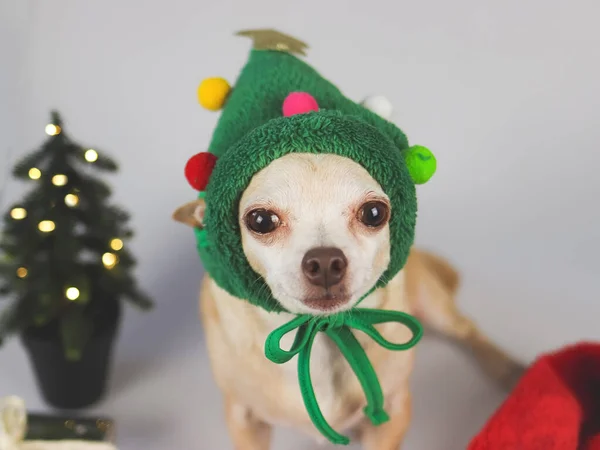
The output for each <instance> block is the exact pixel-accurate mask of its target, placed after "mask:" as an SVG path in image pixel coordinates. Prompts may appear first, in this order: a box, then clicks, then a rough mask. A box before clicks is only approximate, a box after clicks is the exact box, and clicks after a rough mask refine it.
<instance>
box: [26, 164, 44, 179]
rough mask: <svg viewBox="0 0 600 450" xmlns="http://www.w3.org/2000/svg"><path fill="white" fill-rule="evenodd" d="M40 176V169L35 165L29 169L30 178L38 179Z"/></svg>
mask: <svg viewBox="0 0 600 450" xmlns="http://www.w3.org/2000/svg"><path fill="white" fill-rule="evenodd" d="M41 176H42V171H41V170H40V169H38V168H37V167H32V168H31V169H29V178H31V179H32V180H38V179H39V178H40V177H41Z"/></svg>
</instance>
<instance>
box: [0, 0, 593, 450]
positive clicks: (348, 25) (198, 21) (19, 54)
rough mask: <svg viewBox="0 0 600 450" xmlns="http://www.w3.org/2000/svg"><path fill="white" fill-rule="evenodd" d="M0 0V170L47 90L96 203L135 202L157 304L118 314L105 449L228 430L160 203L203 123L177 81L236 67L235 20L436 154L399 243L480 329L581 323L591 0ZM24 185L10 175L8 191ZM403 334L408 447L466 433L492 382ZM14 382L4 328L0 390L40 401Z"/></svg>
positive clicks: (513, 332) (184, 193)
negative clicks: (451, 287) (80, 155)
mask: <svg viewBox="0 0 600 450" xmlns="http://www.w3.org/2000/svg"><path fill="white" fill-rule="evenodd" d="M0 13H1V14H0V50H1V51H2V54H1V55H0V57H1V60H0V70H1V71H0V95H1V97H0V132H1V133H2V134H1V136H2V138H1V139H0V155H1V156H2V158H0V170H2V172H0V177H2V178H1V179H3V178H4V176H5V174H6V171H7V164H8V163H7V160H6V157H5V156H4V155H5V154H6V153H7V151H8V149H9V148H15V149H16V150H15V153H16V156H18V155H20V154H24V153H25V152H27V151H29V150H30V149H31V148H33V147H35V146H36V145H38V144H39V143H40V142H41V141H42V140H43V139H44V135H43V129H44V125H45V123H46V121H47V120H48V112H49V110H50V109H51V108H57V109H59V110H60V112H61V113H62V114H63V116H64V119H65V120H66V121H67V124H66V127H67V130H68V131H69V132H70V133H71V134H72V135H73V136H75V137H76V138H78V139H79V140H80V141H81V142H82V143H87V144H89V145H93V146H94V147H95V148H98V149H106V151H109V152H110V153H111V155H113V156H114V157H116V158H117V159H118V160H119V161H120V163H121V168H122V171H121V172H120V174H119V175H118V176H116V177H115V178H114V189H115V201H116V202H118V203H120V204H122V205H124V206H125V207H126V208H128V209H129V210H130V211H131V212H132V214H133V218H134V219H133V220H134V225H135V227H136V229H137V230H138V231H137V237H136V239H135V241H134V242H132V243H131V244H130V245H131V246H132V247H133V249H134V251H135V254H136V255H137V257H138V258H139V260H140V265H139V270H138V273H139V278H140V282H141V283H142V284H143V285H144V286H145V287H146V289H147V290H148V291H149V292H150V293H151V294H152V295H153V296H154V297H155V298H156V301H157V309H156V310H155V311H154V312H153V313H151V314H150V315H146V316H144V315H140V314H137V313H135V312H134V311H128V313H127V316H126V321H125V323H124V327H123V331H122V335H121V340H120V342H119V346H118V352H117V361H116V367H115V376H114V379H113V382H112V383H113V386H112V390H111V394H110V396H109V398H108V399H107V401H106V402H105V403H103V404H102V405H100V406H99V407H98V409H97V410H98V411H100V412H103V413H107V414H111V415H113V416H114V417H116V418H117V419H118V421H119V432H120V435H119V438H120V441H119V442H120V445H121V446H122V448H123V449H126V450H129V449H140V448H145V449H149V450H151V449H165V448H182V449H192V448H194V449H195V448H198V449H217V448H219V449H221V448H228V447H227V445H228V444H227V442H228V441H227V439H226V437H225V431H224V426H223V423H222V420H221V417H220V414H221V406H220V404H219V402H218V396H217V394H216V393H214V392H213V388H214V385H213V383H212V381H211V379H210V377H209V374H208V368H207V366H206V355H205V353H204V350H203V342H202V333H201V329H200V327H199V325H198V322H197V320H196V310H197V305H196V293H197V292H196V291H197V287H198V282H199V276H200V273H201V267H200V264H199V262H198V260H197V256H196V254H195V248H194V238H193V235H192V232H191V231H190V230H188V229H185V228H184V227H183V226H179V225H176V224H174V223H172V222H171V219H170V214H171V212H172V211H173V209H174V208H175V207H176V206H178V205H179V204H181V203H183V202H185V201H187V200H189V199H191V198H193V196H194V193H193V191H192V190H191V189H190V188H189V187H188V185H187V183H186V182H185V179H184V177H183V166H184V164H185V162H186V160H187V158H188V157H189V156H191V155H192V154H194V153H196V152H197V151H200V150H202V149H204V148H205V147H206V145H207V142H208V140H209V138H210V135H211V131H212V129H213V127H214V125H215V123H216V121H217V119H218V115H217V114H214V113H209V112H207V111H205V110H203V109H201V108H200V106H199V105H198V104H197V101H196V94H195V90H196V87H197V85H198V83H199V81H200V80H201V79H202V78H204V77H207V76H224V77H225V78H227V79H229V80H230V81H231V82H234V81H235V78H236V76H237V72H238V71H239V70H240V69H241V67H242V65H243V64H244V62H245V59H246V57H247V54H248V51H249V49H250V42H249V41H247V40H245V39H243V38H237V37H234V36H233V33H234V32H235V31H237V30H240V29H244V28H257V27H276V28H278V29H280V30H282V31H285V32H287V33H289V34H292V35H294V36H297V37H299V38H301V39H303V40H305V41H307V42H308V43H309V44H310V45H311V50H310V51H309V56H308V62H309V63H311V64H312V65H314V66H315V67H316V68H317V69H318V70H319V71H320V72H321V73H322V74H323V75H324V76H326V77H327V78H329V79H331V80H332V81H333V82H335V83H336V84H337V85H338V86H339V87H340V88H341V89H342V90H343V91H344V92H345V93H346V94H347V95H348V96H350V97H351V98H354V99H356V100H360V99H361V98H362V97H364V96H365V95H368V94H374V93H376V94H384V95H386V96H388V97H389V98H390V99H391V101H392V102H393V103H394V105H395V115H394V118H393V120H394V121H395V122H396V123H398V124H399V125H400V126H401V127H402V128H403V129H404V130H405V131H406V133H407V134H408V136H409V139H410V141H411V142H412V143H419V144H422V145H426V146H428V147H429V148H431V149H432V150H433V151H434V152H435V154H436V156H437V158H438V173H437V174H436V176H435V177H434V178H433V179H432V181H430V182H429V183H428V184H426V185H424V186H421V187H419V189H418V192H419V200H420V214H419V221H418V231H417V243H418V244H419V245H422V246H426V247H428V248H430V249H433V250H436V251H439V252H441V253H442V254H444V255H445V256H448V257H449V258H450V259H452V260H453V261H454V262H455V263H456V265H457V266H458V267H459V268H460V270H461V272H462V273H463V275H464V286H463V290H462V292H461V297H460V300H459V303H460V305H461V306H462V307H463V308H464V309H465V310H466V311H467V312H468V314H469V315H471V316H473V317H475V319H476V320H477V321H478V322H479V323H480V324H481V326H482V327H483V328H484V329H485V330H486V331H487V332H488V333H489V334H490V335H491V336H492V337H493V338H494V339H495V340H497V341H498V342H500V343H501V344H502V345H503V346H505V347H506V348H508V349H510V350H511V351H513V352H514V353H515V354H516V355H517V356H519V357H520V358H522V359H523V360H526V361H529V360H532V359H533V358H534V357H535V356H536V355H537V354H538V353H540V352H543V351H547V350H550V349H553V348H555V347H557V346H560V345H563V344H565V343H569V342H574V341H576V340H581V339H600V331H599V328H598V325H597V322H598V317H599V313H600V287H598V283H597V282H596V280H597V279H598V273H599V271H600V259H599V258H598V254H599V253H600V226H599V225H600V224H599V219H600V206H599V205H600V202H599V201H598V195H599V194H600V178H598V177H597V176H596V174H595V171H596V170H597V167H598V165H599V163H600V158H599V157H598V142H600V120H599V119H600V113H599V111H600V91H599V88H598V80H600V56H599V55H600V52H599V50H598V48H599V45H600V28H598V26H597V18H598V16H599V14H600V3H599V2H598V1H597V0H587V1H585V0H573V1H570V2H566V1H559V0H527V1H524V0H503V1H500V0H493V1H490V0H488V1H481V0H479V1H477V0H454V1H452V2H448V1H445V0H424V1H418V2H417V1H413V2H409V1H386V0H370V1H358V0H352V1H346V2H341V1H330V2H324V1H322V0H320V1H317V0H305V1H303V2H282V1H275V0H257V1H253V2H247V1H241V0H237V1H235V0H221V1H219V2H203V1H197V0H171V1H169V2H164V1H163V2H160V1H158V0H128V1H123V0H104V1H97V0H94V1H92V0H88V1H80V0H53V1H42V0H0ZM24 188H25V186H21V185H19V184H16V183H15V182H11V183H10V184H9V186H8V191H7V196H8V199H10V198H12V199H15V198H17V197H18V196H19V195H20V194H21V192H23V189H24ZM8 199H5V201H4V204H3V205H2V208H5V207H6V203H7V200H8ZM421 348H422V350H421V351H420V354H419V361H418V368H417V372H416V374H415V377H414V385H415V424H414V427H413V428H412V429H411V431H410V434H409V437H408V445H407V448H412V449H423V448H427V449H431V450H434V449H444V450H452V449H460V448H464V446H465V444H466V442H467V440H468V439H469V437H470V436H471V435H472V434H473V433H474V432H475V431H477V430H478V429H479V427H480V426H481V425H482V424H483V423H484V421H485V419H486V417H487V416H488V415H489V414H491V412H492V411H493V410H494V408H495V407H496V406H497V405H498V403H499V402H500V401H501V399H502V394H500V393H498V392H496V391H495V390H494V389H493V387H491V386H490V385H489V383H488V382H487V380H485V379H484V378H482V377H481V376H480V375H479V374H478V372H477V371H476V370H475V369H474V368H473V366H472V365H470V363H469V362H468V359H465V357H464V356H463V355H461V354H460V353H458V352H456V351H455V350H453V349H452V348H450V347H448V345H447V344H445V343H442V342H437V341H426V342H425V343H424V344H423V345H422V347H421ZM442 366H444V369H443V372H442ZM441 373H443V374H444V375H443V376H442V375H441ZM32 383H33V378H32V376H31V373H30V371H29V368H28V366H27V364H26V361H25V357H24V354H23V352H22V350H21V348H20V346H19V345H18V343H17V342H16V341H12V342H11V343H10V344H9V345H7V346H6V347H5V348H3V349H0V395H1V394H2V393H4V394H9V393H10V394H20V395H23V396H25V398H26V400H27V401H28V403H29V404H30V405H31V406H32V407H34V408H42V407H43V404H42V403H41V400H40V398H39V397H38V395H37V392H36V391H35V389H33V386H32ZM432 429H433V430H437V432H436V433H433V432H431V430H432ZM289 436H294V442H296V444H295V445H297V448H298V449H300V448H310V443H309V442H307V441H305V440H303V439H302V438H300V437H298V436H296V435H295V434H290V433H288V434H286V433H281V434H279V435H278V438H277V441H278V443H279V447H277V448H286V449H290V448H291V447H290V445H291V444H289V442H290V441H289V439H288V440H287V442H286V437H289ZM294 448H296V447H294Z"/></svg>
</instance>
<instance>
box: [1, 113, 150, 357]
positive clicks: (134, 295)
mask: <svg viewBox="0 0 600 450" xmlns="http://www.w3.org/2000/svg"><path fill="white" fill-rule="evenodd" d="M46 134H48V135H49V138H48V140H47V141H46V142H45V143H44V144H43V145H42V147H41V148H40V149H39V150H36V151H35V152H33V153H32V154H30V155H28V156H26V157H25V158H23V159H22V160H21V161H20V162H19V163H18V164H17V165H16V166H15V168H14V170H13V175H14V176H15V177H16V178H18V179H22V180H27V181H28V182H30V183H32V184H33V185H34V187H33V189H32V190H31V191H30V192H29V194H27V195H26V196H25V197H24V198H23V199H22V201H20V202H18V203H16V204H14V205H12V206H11V207H10V208H9V210H8V211H7V213H6V214H5V216H4V230H3V234H2V235H1V236H0V295H2V296H10V297H12V302H11V303H10V304H9V305H8V306H7V307H6V308H5V309H4V310H3V311H2V314H1V315H0V340H2V338H4V337H6V336H7V335H9V334H12V333H17V332H23V331H26V330H29V329H32V328H37V329H42V328H44V327H46V328H48V327H54V329H55V331H56V334H57V335H59V336H60V338H61V340H62V345H63V348H64V354H65V356H66V357H67V359H70V360H76V359H78V358H80V357H81V354H82V351H83V349H84V346H85V344H86V342H87V341H88V339H89V338H90V337H91V336H92V334H93V333H94V330H95V328H97V327H98V326H100V325H101V324H100V323H99V322H101V321H102V320H103V319H102V318H103V317H105V316H106V314H104V311H105V310H106V309H107V307H108V302H113V303H114V302H118V301H120V299H121V298H126V299H129V300H130V301H131V302H132V303H134V304H135V305H137V306H139V307H140V308H142V309H147V308H149V307H150V306H151V302H150V300H149V299H148V298H147V297H146V296H145V295H144V294H143V293H142V292H140V291H139V290H138V287H137V285H136V282H135V279H134V278H133V275H132V268H133V266H134V264H135V261H134V259H133V257H132V256H131V255H130V253H129V252H128V250H127V247H126V246H125V241H126V240H127V239H129V238H130V237H131V236H132V231H131V229H130V228H128V226H127V222H128V220H129V216H128V214H127V213H126V212H125V211H123V210H122V209H120V208H118V207H115V206H113V205H109V204H108V200H109V196H110V194H111V191H110V189H109V187H108V186H107V185H106V184H105V183H103V182H102V181H100V180H99V179H98V178H96V177H95V176H93V172H94V171H96V170H97V171H105V172H115V171H116V170H117V165H116V163H115V162H114V161H113V160H112V159H110V158H109V157H108V156H106V155H105V154H104V153H103V152H99V151H96V150H94V149H92V148H89V147H82V146H81V145H79V144H77V143H75V142H74V141H72V140H71V139H70V138H69V136H68V135H67V134H66V133H65V131H64V129H63V123H62V121H61V118H60V116H59V114H58V113H57V112H52V120H51V123H50V124H48V125H47V126H46Z"/></svg>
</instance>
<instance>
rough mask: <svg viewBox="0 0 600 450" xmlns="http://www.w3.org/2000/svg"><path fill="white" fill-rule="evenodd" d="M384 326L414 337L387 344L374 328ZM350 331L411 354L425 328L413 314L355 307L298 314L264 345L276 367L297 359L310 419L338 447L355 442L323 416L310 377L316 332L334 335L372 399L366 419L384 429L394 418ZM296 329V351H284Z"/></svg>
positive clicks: (371, 369) (275, 331) (361, 349)
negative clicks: (404, 329)
mask: <svg viewBox="0 0 600 450" xmlns="http://www.w3.org/2000/svg"><path fill="white" fill-rule="evenodd" d="M384 322H397V323H401V324H404V325H405V326H406V327H408V329H409V330H410V331H411V332H412V338H411V339H410V340H409V341H408V342H406V343H401V344H395V343H393V342H389V341H387V340H386V339H384V337H383V336H382V335H381V334H380V333H379V332H378V331H377V330H376V329H375V327H374V325H377V324H380V323H384ZM351 328H355V329H357V330H360V331H362V332H363V333H365V334H367V335H368V336H370V337H371V338H372V339H373V340H374V341H375V342H377V343H378V344H379V345H381V346H382V347H384V348H386V349H388V350H408V349H410V348H411V347H414V346H415V345H416V344H417V342H419V340H420V339H421V337H422V336H423V327H422V326H421V324H420V323H419V321H418V320H417V319H415V318H414V317H413V316H411V315H409V314H406V313H403V312H400V311H387V310H382V309H366V308H355V309H352V310H351V311H349V312H344V313H339V314H335V315H331V316H323V317H318V316H311V315H309V314H302V315H299V316H297V317H296V318H294V319H292V320H291V321H289V322H288V323H286V324H285V325H283V326H281V327H279V328H277V329H276V330H274V331H273V332H272V333H271V334H269V336H268V337H267V340H266V342H265V355H266V356H267V358H268V359H270V360H271V361H273V362H274V363H277V364H282V363H285V362H287V361H289V360H290V359H292V358H293V357H294V356H295V355H298V381H299V384H300V391H301V393H302V398H303V400H304V405H305V406H306V410H307V412H308V415H309V416H310V419H311V420H312V422H313V424H314V425H315V427H317V429H318V430H319V431H320V432H321V433H322V434H323V436H325V437H326V438H327V439H329V441H331V442H332V443H334V444H343V445H347V444H348V443H349V442H350V439H348V438H347V437H346V436H343V435H341V434H339V433H338V432H336V431H335V430H334V429H333V428H332V427H331V426H330V425H329V424H328V423H327V421H326V420H325V418H324V417H323V413H322V412H321V409H320V408H319V404H318V402H317V399H316V396H315V390H314V388H313V385H312V381H311V378H310V352H311V349H312V344H313V342H314V340H315V337H316V335H317V333H319V332H321V331H322V332H324V333H325V334H326V335H327V336H329V337H330V338H331V340H332V341H333V342H335V343H336V345H337V346H338V347H339V349H340V351H341V352H342V354H343V355H344V357H345V358H346V360H347V361H348V363H349V364H350V367H352V370H353V371H354V373H355V374H356V377H357V378H358V380H359V381H360V384H361V386H362V388H363V391H364V393H365V397H366V399H367V406H366V408H365V410H364V411H365V415H366V416H367V417H368V418H369V419H370V420H371V422H372V423H373V425H380V424H382V423H384V422H386V421H387V420H389V416H388V415H387V413H386V412H385V410H384V409H383V392H382V390H381V385H380V384H379V380H378V379H377V374H376V373H375V370H374V369H373V365H372V364H371V362H370V361H369V358H368V357H367V354H366V353H365V351H364V349H363V348H362V346H361V345H360V343H359V342H358V340H357V339H356V337H355V336H354V334H353V333H352V330H351ZM296 329H297V330H298V331H297V333H296V337H295V339H294V343H293V344H292V346H291V348H290V349H289V350H284V349H282V348H281V339H282V338H283V336H285V335H286V334H287V333H290V332H291V331H293V330H296Z"/></svg>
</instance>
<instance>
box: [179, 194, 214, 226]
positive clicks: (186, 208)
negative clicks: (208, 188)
mask: <svg viewBox="0 0 600 450" xmlns="http://www.w3.org/2000/svg"><path fill="white" fill-rule="evenodd" d="M205 210H206V203H205V202H204V199H203V198H199V199H197V200H194V201H193V202H189V203H186V204H185V205H182V206H180V207H179V208H177V209H176V210H175V212H174V213H173V219H174V220H176V221H177V222H181V223H185V224H186V225H189V226H191V227H196V228H203V227H204V211H205Z"/></svg>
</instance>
